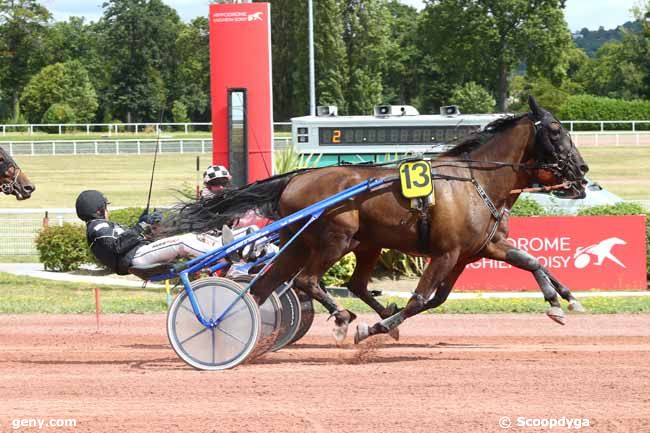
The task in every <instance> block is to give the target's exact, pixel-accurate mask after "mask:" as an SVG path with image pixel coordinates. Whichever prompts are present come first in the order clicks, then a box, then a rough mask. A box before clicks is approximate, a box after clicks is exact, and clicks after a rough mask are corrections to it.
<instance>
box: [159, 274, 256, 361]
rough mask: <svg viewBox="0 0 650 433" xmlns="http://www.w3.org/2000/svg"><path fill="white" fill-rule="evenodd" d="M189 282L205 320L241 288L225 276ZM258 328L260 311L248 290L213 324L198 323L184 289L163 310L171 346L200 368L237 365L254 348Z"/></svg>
mask: <svg viewBox="0 0 650 433" xmlns="http://www.w3.org/2000/svg"><path fill="white" fill-rule="evenodd" d="M191 284H192V290H193V292H194V295H195V297H196V300H197V303H198V305H199V307H200V309H201V312H202V314H203V316H204V317H205V318H207V319H216V318H218V317H219V316H221V315H222V313H223V312H224V311H225V310H226V308H228V306H230V304H231V303H232V302H233V301H235V300H236V299H237V297H238V296H240V295H241V293H242V291H243V290H244V289H243V288H242V287H241V286H240V285H239V284H237V283H236V282H234V281H231V280H229V279H226V278H217V277H210V278H202V279H200V280H197V281H193V282H192V283H191ZM260 330H261V318H260V312H259V309H258V308H257V304H256V303H255V300H254V299H253V298H252V296H250V294H248V293H245V294H244V295H243V296H241V297H240V298H239V300H237V302H236V303H235V305H234V306H233V307H232V308H231V309H230V311H228V313H227V314H226V316H225V318H224V319H223V320H222V321H221V323H219V325H218V326H216V327H206V326H204V325H203V324H202V323H200V322H199V320H198V319H197V317H196V315H195V314H194V311H193V310H192V305H191V303H190V299H189V297H188V296H187V292H186V291H183V292H182V293H180V294H179V295H178V296H177V297H176V299H174V302H173V303H172V305H171V307H170V308H169V312H168V313H167V336H168V337H169V342H170V343H171V345H172V348H173V349H174V351H175V352H176V354H177V355H178V356H179V357H180V358H181V359H182V360H183V361H185V362H186V363H187V364H189V365H191V366H192V367H195V368H197V369H200V370H225V369H228V368H232V367H235V366H236V365H239V364H241V363H242V362H244V361H245V360H246V358H247V357H248V355H249V354H250V353H251V351H252V350H253V349H254V348H255V345H256V344H257V341H258V339H259V336H260Z"/></svg>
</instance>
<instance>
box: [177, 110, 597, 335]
mask: <svg viewBox="0 0 650 433" xmlns="http://www.w3.org/2000/svg"><path fill="white" fill-rule="evenodd" d="M529 105H530V108H531V112H530V113H527V114H524V115H520V116H510V117H505V118H502V119H499V120H497V121H495V122H493V123H491V124H490V125H488V126H487V127H486V128H485V129H484V130H483V131H482V132H480V133H478V134H475V135H472V136H470V137H469V138H467V139H465V140H464V141H462V142H461V143H459V144H458V145H457V146H455V147H454V148H453V149H451V150H450V151H448V152H446V153H445V154H443V155H442V156H441V157H440V158H438V159H436V160H435V161H432V162H431V173H432V177H433V178H434V179H435V180H434V196H435V204H434V205H432V206H428V207H427V206H425V208H424V210H422V211H420V212H414V211H413V209H411V200H409V199H406V198H404V197H403V196H402V193H401V190H400V185H399V182H390V183H387V184H385V185H384V186H382V187H379V188H376V189H375V190H372V191H367V192H364V193H361V194H359V195H357V196H355V197H353V198H351V199H350V200H348V201H346V202H343V203H342V204H339V205H337V206H335V207H332V208H330V209H328V210H327V211H326V212H325V213H324V214H323V215H322V216H321V217H320V218H319V220H318V221H316V222H315V223H314V224H313V226H312V227H310V228H309V229H307V230H306V231H305V232H304V233H303V235H301V236H300V237H299V238H298V240H297V241H296V242H294V243H293V244H291V245H290V246H289V247H288V248H287V250H286V251H285V252H284V253H283V254H282V255H281V256H280V257H279V258H278V260H277V262H276V263H275V264H274V266H273V267H272V268H271V269H270V270H269V272H268V273H266V274H265V275H263V276H262V277H261V278H260V279H259V280H258V282H257V283H256V284H255V286H254V287H253V288H252V293H253V294H254V295H255V296H256V297H257V298H258V300H259V302H263V301H264V300H265V299H266V297H267V296H269V294H270V293H271V292H272V290H273V289H274V288H275V287H277V286H278V285H279V284H280V283H281V282H283V281H286V280H288V279H290V278H291V277H292V276H296V275H297V276H296V277H295V281H294V286H295V287H296V288H298V289H300V290H302V291H304V292H306V293H308V294H310V295H311V296H313V297H314V298H315V299H316V300H318V301H320V302H321V303H322V304H323V305H324V306H325V307H326V308H327V309H328V311H329V312H330V313H331V315H332V316H333V317H335V319H336V320H335V324H336V327H335V332H334V335H335V337H336V339H337V341H342V339H343V338H344V337H345V334H346V332H347V326H348V323H349V322H350V321H352V320H354V318H355V315H354V313H352V312H350V311H348V310H344V309H341V308H339V306H338V304H337V303H336V302H335V301H334V299H333V298H331V297H330V296H329V295H328V294H327V293H326V292H325V291H324V290H322V289H321V287H320V286H319V281H320V279H321V277H322V276H323V274H324V273H325V272H326V271H327V269H328V268H329V267H330V266H332V265H333V264H334V263H335V262H336V261H337V260H339V259H340V258H341V257H342V256H343V255H344V254H346V253H348V252H350V251H352V252H354V254H355V255H356V258H357V266H356V268H355V271H354V273H353V275H352V278H351V279H350V282H349V285H348V287H349V289H350V290H351V291H352V292H353V293H355V294H356V295H357V296H358V297H360V298H361V299H363V300H364V301H365V302H366V303H367V304H368V305H370V306H371V307H372V308H373V309H374V310H375V311H377V313H378V314H379V315H380V316H381V317H382V319H384V320H382V321H380V322H378V323H377V324H375V325H374V326H372V327H369V326H368V325H365V324H361V325H359V326H358V327H357V333H356V335H355V342H358V341H361V340H363V339H364V338H366V337H368V336H369V335H374V334H378V333H386V332H394V331H396V327H397V326H398V325H399V324H400V323H402V322H403V321H404V320H405V319H406V318H408V317H410V316H413V315H415V314H418V313H420V312H422V311H424V310H426V309H429V308H435V307H437V306H439V305H440V304H442V303H443V302H444V301H445V300H446V299H447V296H448V295H449V292H450V291H451V289H452V287H453V285H454V283H455V281H456V280H457V278H458V277H459V276H460V274H461V273H462V271H463V269H464V268H465V266H466V265H467V264H468V263H471V262H473V261H475V260H478V259H480V258H482V257H488V258H491V259H496V260H501V261H505V262H507V263H509V264H511V265H513V266H515V267H518V268H521V269H526V270H528V271H530V272H531V273H532V274H533V276H534V277H535V279H536V280H537V282H538V284H539V286H540V288H541V291H542V293H543V295H544V298H545V299H546V301H548V302H549V304H550V305H551V307H550V308H549V310H548V311H547V314H548V316H549V317H550V318H552V319H553V320H555V321H557V322H559V323H561V324H563V323H564V312H563V310H562V308H561V306H560V303H559V300H558V294H559V295H560V296H562V297H563V298H564V299H566V300H567V301H569V308H570V309H574V310H582V307H581V306H580V304H579V303H578V301H577V300H576V299H575V298H574V297H573V295H572V294H571V292H570V291H569V290H568V289H567V288H566V287H565V286H563V285H562V284H561V283H559V282H558V281H557V280H556V279H555V278H554V277H553V276H552V275H551V274H550V273H549V271H548V270H547V269H545V268H544V267H542V266H541V265H540V264H539V262H538V261H537V260H536V259H535V258H534V257H532V256H531V255H529V254H528V253H526V252H524V251H522V250H519V249H517V248H515V247H514V246H513V245H511V244H510V243H508V242H507V240H506V239H507V234H508V213H509V210H510V208H511V207H512V205H513V204H514V202H515V200H516V199H517V197H518V193H517V192H516V190H518V189H521V188H525V187H528V186H530V185H532V184H541V185H556V186H557V185H560V184H561V185H562V186H563V188H564V192H563V194H564V196H565V197H567V198H571V197H578V196H581V195H583V194H584V175H585V173H586V172H587V170H588V167H587V165H586V164H585V162H584V160H583V159H582V157H581V156H580V154H579V152H578V150H577V149H576V147H575V146H574V144H573V142H572V141H571V138H570V137H569V135H568V133H567V132H566V130H564V129H563V128H562V125H561V124H560V122H559V121H558V120H557V119H555V118H554V117H553V116H552V115H551V114H550V113H549V112H547V111H545V110H543V109H542V108H540V107H539V106H538V105H537V104H536V102H535V100H534V99H533V98H530V100H529ZM395 175H397V169H396V168H387V167H380V166H348V167H330V168H322V169H312V170H303V171H299V172H294V173H291V174H287V175H282V176H276V177H275V178H271V179H268V180H266V181H261V182H258V183H255V184H251V185H248V186H246V187H243V188H240V189H237V190H233V191H226V192H224V193H223V194H222V195H221V196H218V197H215V198H213V199H210V200H204V201H199V202H196V203H193V204H189V205H186V206H184V207H182V208H181V209H180V210H179V214H177V216H178V217H177V218H173V219H172V220H170V221H171V222H169V223H168V224H169V226H170V227H172V230H177V231H202V230H206V229H210V228H215V227H220V226H221V225H222V224H224V223H228V222H229V221H230V220H232V219H233V218H236V217H237V216H238V215H241V214H242V213H243V212H245V211H247V210H249V209H255V208H256V209H258V212H260V213H261V214H263V215H264V216H266V217H270V218H278V217H284V216H287V215H289V214H291V213H293V212H295V211H297V210H299V209H303V208H305V207H306V206H308V205H310V204H312V203H314V202H316V201H319V200H322V199H325V198H327V197H329V196H332V195H334V194H336V193H337V192H339V191H341V190H343V189H345V188H348V187H350V186H353V185H356V184H358V183H360V182H362V181H364V180H366V179H370V178H387V177H391V176H395ZM296 229H297V227H290V228H289V229H286V230H285V231H284V232H282V233H281V239H282V241H283V242H284V241H286V239H288V237H289V236H290V235H291V233H293V232H295V230H296ZM382 248H389V249H396V250H399V251H402V252H404V253H407V254H412V255H419V256H427V257H430V259H431V260H430V262H429V264H428V266H427V267H426V269H425V271H424V274H423V276H422V278H421V279H420V281H419V283H418V286H417V289H416V290H415V293H414V294H413V296H412V297H411V299H410V300H409V302H408V303H407V305H406V307H405V308H404V309H403V310H401V311H399V310H398V309H397V308H395V306H390V307H388V308H386V307H384V306H382V305H381V304H380V303H379V302H378V301H377V300H375V299H374V298H373V297H372V296H371V295H370V294H369V293H368V291H367V285H368V281H369V278H370V273H371V270H372V269H373V267H374V265H375V263H376V261H377V259H378V257H379V254H380V252H381V249H382ZM391 335H393V334H391Z"/></svg>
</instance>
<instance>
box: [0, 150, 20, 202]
mask: <svg viewBox="0 0 650 433" xmlns="http://www.w3.org/2000/svg"><path fill="white" fill-rule="evenodd" d="M0 155H2V161H0V173H2V175H4V176H7V177H10V176H9V170H10V169H12V168H13V170H14V176H13V179H11V180H10V181H8V182H5V183H3V184H2V185H0V189H2V192H3V193H5V194H8V195H10V194H13V193H14V191H16V190H17V189H18V176H19V175H20V167H18V164H16V161H14V159H13V158H12V157H11V156H9V154H8V153H7V152H6V151H5V150H4V149H2V148H0Z"/></svg>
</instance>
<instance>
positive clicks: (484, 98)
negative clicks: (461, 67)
mask: <svg viewBox="0 0 650 433" xmlns="http://www.w3.org/2000/svg"><path fill="white" fill-rule="evenodd" d="M450 102H451V103H452V104H455V105H458V108H459V109H460V112H461V113H492V112H493V111H494V105H495V104H496V101H495V100H494V97H492V95H491V94H490V92H488V91H487V90H486V89H485V88H483V87H481V86H479V85H478V84H476V83H475V82H473V81H470V82H469V83H467V84H465V85H464V86H460V87H457V88H456V89H455V90H454V93H452V95H451V99H450Z"/></svg>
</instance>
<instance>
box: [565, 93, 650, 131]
mask: <svg viewBox="0 0 650 433" xmlns="http://www.w3.org/2000/svg"><path fill="white" fill-rule="evenodd" d="M555 114H556V115H557V116H558V117H559V118H560V119H562V120H644V119H650V101H644V100H634V101H625V100H622V99H612V98H606V97H600V96H592V95H576V96H570V97H569V98H567V100H566V102H565V103H564V105H562V108H561V109H560V110H559V112H558V113H555ZM606 127H607V128H611V129H624V128H626V127H627V128H629V125H619V124H609V125H607V126H606ZM641 127H642V125H637V128H639V129H640V128H641ZM645 127H646V128H647V125H646V126H645ZM575 128H576V129H600V124H595V123H594V124H586V125H575Z"/></svg>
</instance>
